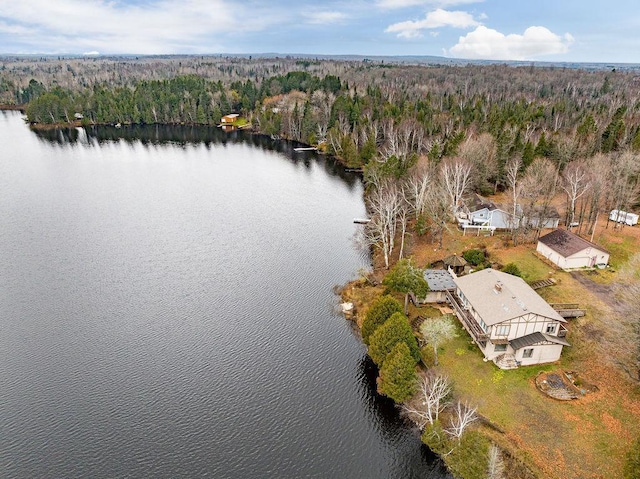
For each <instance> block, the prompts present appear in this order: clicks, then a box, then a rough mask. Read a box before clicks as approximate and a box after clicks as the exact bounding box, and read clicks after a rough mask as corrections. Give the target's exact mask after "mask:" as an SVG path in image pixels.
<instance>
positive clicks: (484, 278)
mask: <svg viewBox="0 0 640 479" xmlns="http://www.w3.org/2000/svg"><path fill="white" fill-rule="evenodd" d="M453 281H454V283H455V285H456V291H455V292H448V293H447V299H448V300H449V302H450V303H451V305H452V306H453V309H454V311H455V313H456V316H457V317H458V319H459V320H460V322H461V323H462V326H463V327H464V328H465V329H466V330H467V332H468V333H469V334H470V335H471V337H472V338H473V340H474V342H475V343H476V344H477V345H478V347H479V348H480V350H481V351H482V354H484V356H485V358H486V359H488V360H491V361H493V362H494V363H495V364H496V365H497V366H498V367H499V368H501V369H515V368H517V367H518V366H528V365H532V364H542V363H549V362H554V361H557V360H558V359H560V355H561V354H562V348H563V347H564V346H569V343H568V342H567V341H566V340H565V339H564V337H565V336H566V334H567V329H566V328H565V326H564V325H565V323H566V320H565V319H564V318H562V317H561V316H560V315H559V314H558V312H557V311H555V310H554V309H553V308H552V307H551V306H550V305H549V304H548V303H547V302H546V301H545V300H544V299H542V298H541V297H540V296H539V295H538V293H536V292H535V291H534V290H533V289H532V288H531V287H530V286H529V285H528V284H527V283H525V282H524V280H523V279H522V278H519V277H517V276H513V275H510V274H507V273H503V272H501V271H497V270H494V269H490V268H489V269H484V270H481V271H478V272H476V273H472V274H469V275H467V276H462V277H459V278H453Z"/></svg>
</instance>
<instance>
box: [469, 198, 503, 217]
mask: <svg viewBox="0 0 640 479" xmlns="http://www.w3.org/2000/svg"><path fill="white" fill-rule="evenodd" d="M485 208H486V209H488V210H489V211H493V210H497V209H498V206H497V205H496V204H495V203H494V202H493V201H491V200H488V199H487V198H484V197H482V196H480V195H479V194H477V193H474V194H473V196H471V198H470V199H469V211H471V212H472V213H473V212H475V211H480V210H484V209H485Z"/></svg>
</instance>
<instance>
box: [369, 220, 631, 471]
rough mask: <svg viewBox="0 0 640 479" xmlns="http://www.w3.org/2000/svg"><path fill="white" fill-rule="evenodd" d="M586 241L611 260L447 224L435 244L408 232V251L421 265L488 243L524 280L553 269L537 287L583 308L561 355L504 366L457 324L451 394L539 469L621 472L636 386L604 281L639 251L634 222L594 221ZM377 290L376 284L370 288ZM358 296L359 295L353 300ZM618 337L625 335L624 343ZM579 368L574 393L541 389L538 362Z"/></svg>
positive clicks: (449, 358)
mask: <svg viewBox="0 0 640 479" xmlns="http://www.w3.org/2000/svg"><path fill="white" fill-rule="evenodd" d="M594 242H596V243H598V244H601V245H603V246H604V247H605V248H607V249H608V250H609V251H610V252H611V258H612V260H611V263H612V265H613V266H612V268H609V269H607V270H596V271H593V272H587V271H579V272H573V273H567V272H564V271H561V270H558V269H556V268H555V267H553V266H551V265H549V264H547V263H546V262H544V261H543V260H541V259H540V258H539V257H538V256H537V255H536V254H535V245H532V244H525V245H519V246H517V247H513V246H510V245H509V237H508V236H505V235H501V234H497V235H495V236H483V235H482V234H481V235H480V236H462V233H461V232H460V231H457V230H455V229H452V230H451V231H450V232H448V233H447V234H446V236H445V241H444V243H443V248H442V249H439V248H438V247H437V245H434V244H432V243H430V242H429V241H428V239H427V238H425V237H413V238H412V240H411V246H410V248H411V249H410V252H411V255H412V257H413V258H414V260H415V262H416V263H417V264H418V265H419V266H423V267H424V266H427V265H429V264H430V263H432V262H434V261H437V260H440V259H442V258H444V257H445V256H448V255H449V254H453V253H456V254H458V255H460V254H461V253H462V252H463V251H465V250H467V249H471V248H480V249H484V250H486V251H487V253H488V254H489V259H490V261H491V262H492V263H493V264H494V265H505V264H508V263H515V264H516V265H517V266H518V267H519V269H520V271H521V272H522V273H523V277H524V279H525V280H526V281H528V282H532V281H535V280H539V279H544V278H554V279H555V280H556V282H557V284H556V285H555V286H550V287H546V288H543V289H540V290H538V293H539V294H540V295H541V296H542V297H543V298H544V299H546V300H547V301H548V302H551V303H579V304H580V307H581V308H584V309H586V311H587V314H586V316H584V317H582V318H578V319H571V320H568V325H567V328H568V330H569V332H568V336H567V340H568V341H569V342H570V343H571V344H572V346H571V347H566V348H564V351H563V353H562V359H561V360H560V362H559V363H556V364H551V365H544V366H529V367H521V368H519V369H517V370H511V371H502V370H499V369H498V368H497V367H496V366H495V365H494V364H493V363H491V362H485V361H483V356H482V354H481V353H480V351H479V349H478V348H477V347H476V346H475V345H474V344H473V342H472V341H471V338H470V337H469V336H468V334H467V333H466V332H465V331H464V330H463V329H462V328H459V333H460V334H459V336H458V338H456V339H454V340H452V341H450V342H449V343H448V344H445V345H444V347H443V348H442V351H441V353H440V354H439V360H440V366H439V369H440V370H441V372H442V373H444V374H446V375H448V376H449V377H450V379H451V380H452V381H453V382H454V388H455V391H456V393H457V394H459V395H461V396H462V397H463V398H464V399H467V400H468V401H469V402H470V403H472V404H477V405H478V407H479V413H480V414H482V416H483V417H484V418H486V420H487V423H486V424H491V425H493V426H495V427H488V426H487V425H486V424H485V425H484V426H481V427H482V430H483V431H484V432H485V433H486V434H487V435H488V436H490V437H491V438H492V439H493V440H494V441H495V442H496V443H497V444H499V445H500V446H501V447H502V448H504V449H505V450H508V451H510V452H511V453H512V455H513V456H515V457H516V458H519V459H521V460H522V461H524V462H525V463H526V464H528V465H529V467H530V468H531V469H532V470H533V471H535V472H536V473H537V475H538V476H539V477H544V478H559V479H560V478H562V479H565V478H576V479H577V478H611V477H619V476H620V475H621V470H622V467H623V464H624V460H625V455H626V453H627V452H628V448H629V447H630V445H631V443H632V441H633V440H634V439H635V438H637V437H638V436H640V387H639V386H638V384H637V383H634V382H633V381H632V380H630V379H629V377H628V375H626V374H624V373H623V371H622V369H621V368H620V367H619V366H618V365H617V364H616V363H617V362H618V361H619V360H620V358H621V357H622V355H625V354H630V353H632V350H631V351H629V347H628V346H629V343H628V341H629V340H630V335H629V334H627V332H626V331H627V330H625V329H624V326H623V325H622V324H621V322H620V321H619V320H618V318H619V317H620V316H619V315H620V311H619V309H618V308H617V307H616V304H615V303H614V301H613V294H612V293H611V291H612V289H611V287H612V284H614V283H615V282H616V281H617V280H618V279H619V275H618V270H619V269H620V268H621V267H622V266H624V264H625V263H626V262H627V261H628V259H629V258H630V257H631V256H632V255H633V254H634V253H638V252H640V248H639V245H640V227H634V228H631V227H625V228H614V227H613V225H612V224H610V225H609V227H608V228H606V222H605V221H602V222H599V225H598V229H597V230H596V233H595V234H594ZM378 292H380V289H378ZM365 305H366V301H364V302H363V303H362V304H361V307H364V306H365ZM409 312H410V316H415V315H421V316H436V315H438V314H440V313H439V312H438V311H437V310H434V309H433V308H428V309H427V308H419V309H414V308H413V307H411V308H410V311H409ZM625 341H627V342H626V343H625ZM552 370H565V371H576V372H578V373H579V374H580V375H581V376H582V377H583V378H584V380H585V381H588V382H589V383H592V384H595V385H597V386H598V391H596V392H593V393H589V394H587V395H586V396H584V397H582V398H580V399H577V400H574V401H566V402H563V401H557V400H554V399H551V398H549V397H547V396H545V395H544V394H542V393H541V392H540V391H538V390H537V389H536V387H535V384H534V378H535V376H536V375H537V374H538V373H539V372H540V371H552Z"/></svg>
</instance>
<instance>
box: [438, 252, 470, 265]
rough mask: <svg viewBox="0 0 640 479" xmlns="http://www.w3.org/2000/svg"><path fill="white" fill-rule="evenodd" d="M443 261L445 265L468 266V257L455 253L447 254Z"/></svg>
mask: <svg viewBox="0 0 640 479" xmlns="http://www.w3.org/2000/svg"><path fill="white" fill-rule="evenodd" d="M442 261H443V262H444V264H445V266H466V265H467V260H466V259H464V258H463V257H462V256H458V255H455V254H452V255H451V256H447V257H446V258H445V259H443V260H442Z"/></svg>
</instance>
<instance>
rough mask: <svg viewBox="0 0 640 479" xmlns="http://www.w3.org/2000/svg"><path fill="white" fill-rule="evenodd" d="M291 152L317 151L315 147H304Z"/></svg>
mask: <svg viewBox="0 0 640 479" xmlns="http://www.w3.org/2000/svg"><path fill="white" fill-rule="evenodd" d="M293 151H318V149H317V148H316V147H315V146H305V147H300V148H294V149H293Z"/></svg>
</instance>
